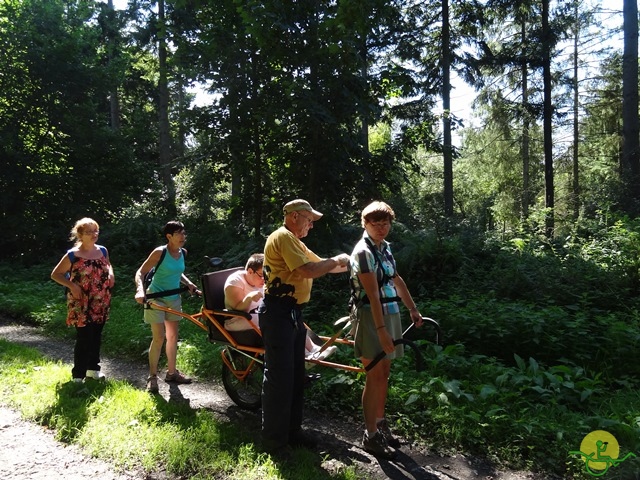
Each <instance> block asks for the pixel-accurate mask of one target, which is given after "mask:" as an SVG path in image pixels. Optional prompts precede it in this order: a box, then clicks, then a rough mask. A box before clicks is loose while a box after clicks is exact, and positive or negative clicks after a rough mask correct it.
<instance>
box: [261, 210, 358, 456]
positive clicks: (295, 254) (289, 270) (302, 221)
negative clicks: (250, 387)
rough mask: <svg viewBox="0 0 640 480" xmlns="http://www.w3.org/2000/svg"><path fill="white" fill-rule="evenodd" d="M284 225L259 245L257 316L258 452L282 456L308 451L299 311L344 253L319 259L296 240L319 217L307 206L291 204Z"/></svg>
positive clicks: (341, 265) (343, 265)
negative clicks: (260, 377)
mask: <svg viewBox="0 0 640 480" xmlns="http://www.w3.org/2000/svg"><path fill="white" fill-rule="evenodd" d="M283 213H284V225H283V226H281V227H280V228H278V229H277V230H276V231H274V232H273V233H272V234H271V235H269V238H267V242H266V244H265V247H264V266H263V272H264V278H265V295H264V298H263V300H262V303H261V305H260V307H259V308H258V314H259V319H260V330H261V331H262V338H263V341H264V347H265V369H264V382H263V384H262V437H263V443H264V445H263V446H264V449H265V450H266V451H267V452H269V453H273V454H284V453H286V451H287V448H289V446H294V447H296V446H305V447H310V448H312V447H314V446H315V444H316V442H315V440H314V439H313V438H312V437H311V436H310V435H309V434H308V433H306V432H304V431H303V430H302V408H303V403H304V398H303V389H304V377H305V366H304V347H305V338H306V329H305V326H304V323H303V321H302V309H303V307H304V305H305V304H306V303H307V302H308V301H309V298H310V296H311V286H312V284H313V279H314V278H318V277H321V276H323V275H325V274H327V273H340V272H345V271H346V269H347V265H348V264H349V255H347V254H346V253H341V254H340V255H337V256H335V257H332V258H327V259H322V258H320V257H319V256H318V255H316V254H315V253H313V252H312V251H311V250H309V248H307V246H306V245H305V244H304V243H303V242H302V241H301V240H300V239H301V238H304V237H306V236H307V234H308V233H309V230H310V229H311V228H313V222H315V221H317V220H319V219H320V218H321V217H322V213H320V212H318V211H316V210H314V209H313V208H312V207H311V205H310V204H309V202H307V201H306V200H302V199H297V200H292V201H291V202H289V203H287V204H286V205H285V206H284V207H283Z"/></svg>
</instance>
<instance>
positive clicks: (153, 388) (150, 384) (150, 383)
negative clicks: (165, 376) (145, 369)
mask: <svg viewBox="0 0 640 480" xmlns="http://www.w3.org/2000/svg"><path fill="white" fill-rule="evenodd" d="M147 392H149V393H158V376H157V375H149V378H147Z"/></svg>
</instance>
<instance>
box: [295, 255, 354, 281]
mask: <svg viewBox="0 0 640 480" xmlns="http://www.w3.org/2000/svg"><path fill="white" fill-rule="evenodd" d="M347 265H349V255H347V254H346V253H341V254H340V255H336V256H335V257H331V258H327V259H324V260H320V261H319V262H307V263H305V264H304V265H301V266H299V267H298V268H296V269H295V272H296V273H297V274H298V275H300V276H301V277H303V278H318V277H321V276H323V275H325V274H327V273H340V272H345V271H346V270H347Z"/></svg>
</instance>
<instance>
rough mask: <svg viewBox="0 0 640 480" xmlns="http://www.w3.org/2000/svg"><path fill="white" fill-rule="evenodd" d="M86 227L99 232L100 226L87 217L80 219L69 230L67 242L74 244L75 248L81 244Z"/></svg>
mask: <svg viewBox="0 0 640 480" xmlns="http://www.w3.org/2000/svg"><path fill="white" fill-rule="evenodd" d="M88 227H95V229H96V230H100V225H98V222H96V221H95V220H94V219H93V218H89V217H84V218H81V219H80V220H78V221H77V222H76V223H75V225H74V226H73V228H72V229H71V235H70V236H69V240H71V241H72V242H75V246H76V247H77V246H79V245H80V244H81V243H82V234H83V233H85V231H86V230H87V228H88Z"/></svg>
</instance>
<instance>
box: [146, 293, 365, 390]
mask: <svg viewBox="0 0 640 480" xmlns="http://www.w3.org/2000/svg"><path fill="white" fill-rule="evenodd" d="M146 305H147V308H153V309H156V310H162V311H165V312H169V313H172V314H174V315H179V316H181V317H183V318H186V319H187V320H189V321H190V322H191V323H193V324H194V325H196V326H198V327H200V328H201V329H202V330H204V331H205V332H207V334H208V333H209V328H208V327H207V324H206V322H207V321H209V322H211V324H212V325H213V326H214V327H215V328H216V329H217V330H218V332H219V333H220V334H221V335H222V336H223V337H224V339H225V340H214V341H213V342H214V343H216V342H217V343H222V344H228V345H229V346H231V347H233V348H234V349H236V350H238V351H240V352H243V353H245V354H246V355H247V356H249V357H253V361H257V362H260V363H262V360H261V359H260V358H259V357H260V356H262V355H264V347H253V346H249V345H242V344H239V343H238V342H237V341H236V339H235V338H233V337H232V336H231V334H230V333H229V331H227V330H226V329H225V328H224V326H223V325H221V324H220V322H219V321H218V319H217V318H215V316H216V315H218V316H227V317H236V316H238V314H239V313H242V312H235V311H224V310H208V309H206V308H205V307H202V308H201V310H200V312H199V313H195V314H189V313H185V312H179V311H177V310H174V309H172V308H169V307H164V306H162V305H158V304H155V303H153V302H151V301H147V303H146ZM252 325H253V324H252ZM254 328H255V329H256V331H257V332H258V333H260V330H259V329H257V328H256V327H255V326H254ZM319 338H320V339H321V340H323V341H324V342H325V345H326V346H329V345H332V344H334V343H339V344H343V345H350V346H353V340H349V339H346V338H342V337H337V336H336V335H334V336H332V337H327V336H323V335H319ZM221 356H222V361H223V362H224V363H225V364H226V365H227V367H228V368H229V370H230V371H231V372H233V374H234V375H235V376H236V377H237V378H238V379H239V380H244V378H245V377H246V376H247V375H248V373H249V372H250V370H251V368H252V367H253V364H250V365H249V366H248V368H247V369H245V370H236V369H234V368H233V366H232V365H231V364H230V362H229V360H228V358H226V356H225V355H224V352H221ZM306 362H308V363H313V364H316V365H321V366H324V367H329V368H335V369H339V370H346V371H348V372H356V373H359V372H365V369H364V368H363V367H356V366H353V365H344V364H342V363H335V362H329V361H327V360H316V359H308V360H306Z"/></svg>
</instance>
